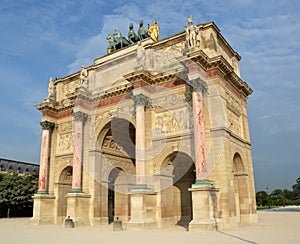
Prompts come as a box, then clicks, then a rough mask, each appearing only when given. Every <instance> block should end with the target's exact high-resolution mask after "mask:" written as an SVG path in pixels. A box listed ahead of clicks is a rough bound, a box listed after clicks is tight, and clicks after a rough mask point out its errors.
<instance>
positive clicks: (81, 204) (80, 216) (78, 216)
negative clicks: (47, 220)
mask: <svg viewBox="0 0 300 244" xmlns="http://www.w3.org/2000/svg"><path fill="white" fill-rule="evenodd" d="M90 198H91V196H90V195H87V194H86V193H82V192H79V193H78V192H77V193H76V192H70V193H68V194H67V216H70V218H72V219H73V220H74V225H75V227H76V226H80V225H91V221H90V214H89V213H90V211H89V210H90Z"/></svg>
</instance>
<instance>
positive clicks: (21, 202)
mask: <svg viewBox="0 0 300 244" xmlns="http://www.w3.org/2000/svg"><path fill="white" fill-rule="evenodd" d="M37 181H38V176H37V175H25V176H19V175H18V174H17V173H12V174H7V175H4V177H3V179H2V180H1V181H0V205H1V208H5V209H6V216H7V217H8V218H9V217H10V215H11V210H14V215H18V214H19V213H22V212H23V211H26V209H27V208H32V202H33V199H32V196H33V194H34V193H35V192H36V190H37Z"/></svg>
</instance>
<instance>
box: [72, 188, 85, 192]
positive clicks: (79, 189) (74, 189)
mask: <svg viewBox="0 0 300 244" xmlns="http://www.w3.org/2000/svg"><path fill="white" fill-rule="evenodd" d="M70 193H82V190H81V188H72V189H71V191H70Z"/></svg>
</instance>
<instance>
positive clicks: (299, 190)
mask: <svg viewBox="0 0 300 244" xmlns="http://www.w3.org/2000/svg"><path fill="white" fill-rule="evenodd" d="M293 193H294V198H295V199H300V176H299V177H298V179H297V180H296V184H295V185H293Z"/></svg>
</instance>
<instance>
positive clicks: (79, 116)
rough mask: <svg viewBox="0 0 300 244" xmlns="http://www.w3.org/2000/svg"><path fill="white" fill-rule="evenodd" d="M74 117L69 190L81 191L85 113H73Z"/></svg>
mask: <svg viewBox="0 0 300 244" xmlns="http://www.w3.org/2000/svg"><path fill="white" fill-rule="evenodd" d="M73 117H74V152H73V176H72V190H71V192H81V191H82V184H81V179H82V176H81V174H82V159H83V125H84V122H85V120H86V118H87V115H86V114H85V113H82V112H80V111H79V112H75V113H73Z"/></svg>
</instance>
